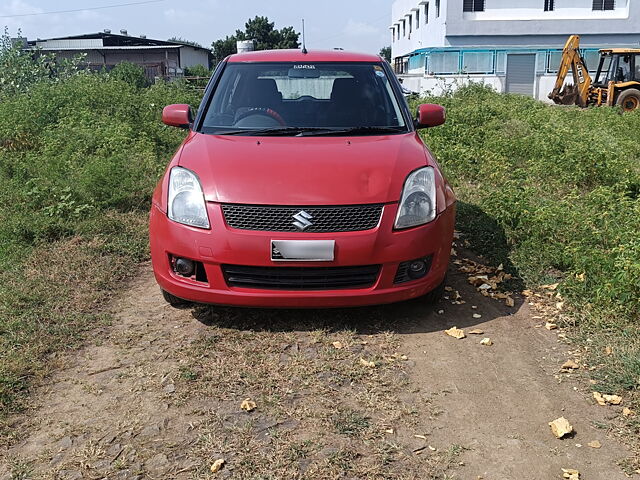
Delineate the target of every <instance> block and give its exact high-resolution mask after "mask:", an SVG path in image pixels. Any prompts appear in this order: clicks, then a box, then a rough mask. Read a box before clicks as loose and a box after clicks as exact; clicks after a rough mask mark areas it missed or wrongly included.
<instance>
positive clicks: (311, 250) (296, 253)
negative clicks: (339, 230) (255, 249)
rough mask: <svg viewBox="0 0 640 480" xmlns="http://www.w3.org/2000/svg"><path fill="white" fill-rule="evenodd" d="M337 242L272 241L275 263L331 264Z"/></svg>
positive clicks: (272, 255) (272, 256)
mask: <svg viewBox="0 0 640 480" xmlns="http://www.w3.org/2000/svg"><path fill="white" fill-rule="evenodd" d="M335 246H336V241H335V240H271V260H272V261H274V262H331V261H333V258H334V251H335Z"/></svg>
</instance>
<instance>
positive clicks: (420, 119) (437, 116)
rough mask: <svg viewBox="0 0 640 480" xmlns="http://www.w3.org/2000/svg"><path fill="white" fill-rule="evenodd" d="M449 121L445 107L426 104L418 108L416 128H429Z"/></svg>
mask: <svg viewBox="0 0 640 480" xmlns="http://www.w3.org/2000/svg"><path fill="white" fill-rule="evenodd" d="M446 120H447V114H446V112H445V109H444V107H442V106H440V105H436V104H434V103H424V104H422V105H420V106H419V107H418V115H417V118H416V128H429V127H437V126H438V125H442V124H443V123H444V122H445V121H446Z"/></svg>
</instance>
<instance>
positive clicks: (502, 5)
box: [463, 0, 629, 20]
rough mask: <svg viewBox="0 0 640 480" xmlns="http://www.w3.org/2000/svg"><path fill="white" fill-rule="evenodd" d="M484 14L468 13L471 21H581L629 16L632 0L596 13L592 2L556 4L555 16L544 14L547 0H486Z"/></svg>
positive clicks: (566, 0)
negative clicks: (612, 8)
mask: <svg viewBox="0 0 640 480" xmlns="http://www.w3.org/2000/svg"><path fill="white" fill-rule="evenodd" d="M485 1H486V3H485V11H484V12H464V14H463V15H464V18H465V19H469V20H558V19H567V20H580V19H592V18H596V19H601V18H602V19H612V18H627V17H628V16H629V3H628V2H629V0H616V4H615V7H616V8H615V10H607V11H594V10H593V2H592V0H556V1H555V9H554V10H553V11H552V12H545V11H544V2H543V0H518V1H517V2H514V1H513V0H485Z"/></svg>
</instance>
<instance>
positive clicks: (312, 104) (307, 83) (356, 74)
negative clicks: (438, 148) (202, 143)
mask: <svg viewBox="0 0 640 480" xmlns="http://www.w3.org/2000/svg"><path fill="white" fill-rule="evenodd" d="M211 95H212V97H211V98H210V99H209V101H208V102H207V108H206V111H205V112H204V114H203V117H202V123H201V131H202V132H203V133H209V134H216V135H225V134H226V135H256V134H276V135H333V134H340V133H344V132H348V133H358V134H362V135H367V134H376V133H383V132H384V133H396V132H406V131H407V127H406V124H405V121H404V118H403V116H402V113H401V110H400V105H399V104H398V100H397V98H396V96H395V95H394V92H393V89H392V87H391V84H390V81H389V78H388V77H387V73H386V71H385V69H384V68H383V66H382V64H380V63H364V62H357V63H356V62H354V63H347V62H341V63H229V64H227V65H226V67H225V69H224V71H223V73H222V76H221V78H220V80H219V82H218V85H217V87H216V88H215V90H214V91H213V93H212V94H211Z"/></svg>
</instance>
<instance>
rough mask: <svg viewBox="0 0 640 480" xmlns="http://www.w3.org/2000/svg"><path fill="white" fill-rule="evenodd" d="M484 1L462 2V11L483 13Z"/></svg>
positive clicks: (468, 0)
mask: <svg viewBox="0 0 640 480" xmlns="http://www.w3.org/2000/svg"><path fill="white" fill-rule="evenodd" d="M484 1H485V0H462V11H464V12H484Z"/></svg>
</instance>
